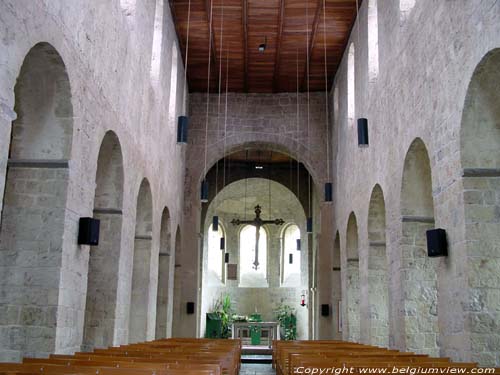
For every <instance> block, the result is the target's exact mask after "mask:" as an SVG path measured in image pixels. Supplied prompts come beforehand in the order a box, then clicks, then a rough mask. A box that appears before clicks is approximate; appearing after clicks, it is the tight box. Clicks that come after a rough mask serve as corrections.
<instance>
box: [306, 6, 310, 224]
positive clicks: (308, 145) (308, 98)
mask: <svg viewBox="0 0 500 375" xmlns="http://www.w3.org/2000/svg"><path fill="white" fill-rule="evenodd" d="M306 64H307V65H306V71H307V77H306V78H307V157H308V159H309V160H311V134H310V128H309V126H310V92H309V89H310V86H309V83H310V82H309V2H307V3H306ZM308 195H309V198H308V200H309V217H311V178H310V176H309V179H308Z"/></svg>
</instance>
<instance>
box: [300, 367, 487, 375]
mask: <svg viewBox="0 0 500 375" xmlns="http://www.w3.org/2000/svg"><path fill="white" fill-rule="evenodd" d="M293 373H294V374H306V375H328V374H332V375H342V374H388V375H395V374H404V375H420V374H422V375H425V374H438V375H439V374H456V375H460V374H494V373H495V369H494V368H486V367H477V368H467V367H418V366H415V367H413V366H406V367H399V366H394V367H392V368H391V367H347V366H346V367H306V366H299V367H295V368H294V372H293Z"/></svg>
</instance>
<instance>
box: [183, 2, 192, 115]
mask: <svg viewBox="0 0 500 375" xmlns="http://www.w3.org/2000/svg"><path fill="white" fill-rule="evenodd" d="M190 24H191V0H189V1H188V20H187V33H186V53H185V56H186V57H185V58H184V115H187V104H186V101H187V93H186V91H188V90H189V85H188V82H187V69H188V58H189V29H190Z"/></svg>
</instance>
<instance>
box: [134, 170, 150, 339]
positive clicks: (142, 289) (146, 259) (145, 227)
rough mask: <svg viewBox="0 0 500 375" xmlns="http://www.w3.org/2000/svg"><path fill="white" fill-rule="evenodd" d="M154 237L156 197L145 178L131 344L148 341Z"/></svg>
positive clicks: (138, 221)
mask: <svg viewBox="0 0 500 375" xmlns="http://www.w3.org/2000/svg"><path fill="white" fill-rule="evenodd" d="M152 235H153V198H152V195H151V187H150V185H149V181H148V180H147V179H146V178H145V179H143V180H142V182H141V186H140V188H139V194H138V195H137V208H136V222H135V238H134V257H133V265H132V267H133V268H132V289H131V298H130V318H129V342H130V343H134V342H141V341H146V338H147V324H148V313H149V311H148V301H149V283H150V265H151V243H152V240H153V237H152Z"/></svg>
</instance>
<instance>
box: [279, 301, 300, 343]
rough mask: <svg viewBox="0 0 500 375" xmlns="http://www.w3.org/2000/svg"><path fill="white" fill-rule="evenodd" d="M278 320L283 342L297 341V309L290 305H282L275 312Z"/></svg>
mask: <svg viewBox="0 0 500 375" xmlns="http://www.w3.org/2000/svg"><path fill="white" fill-rule="evenodd" d="M274 313H275V316H276V320H277V321H278V322H279V324H280V335H281V338H282V339H283V340H296V339H297V317H296V315H295V309H293V308H292V307H291V306H289V305H285V304H280V305H278V308H277V309H276V310H274Z"/></svg>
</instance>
